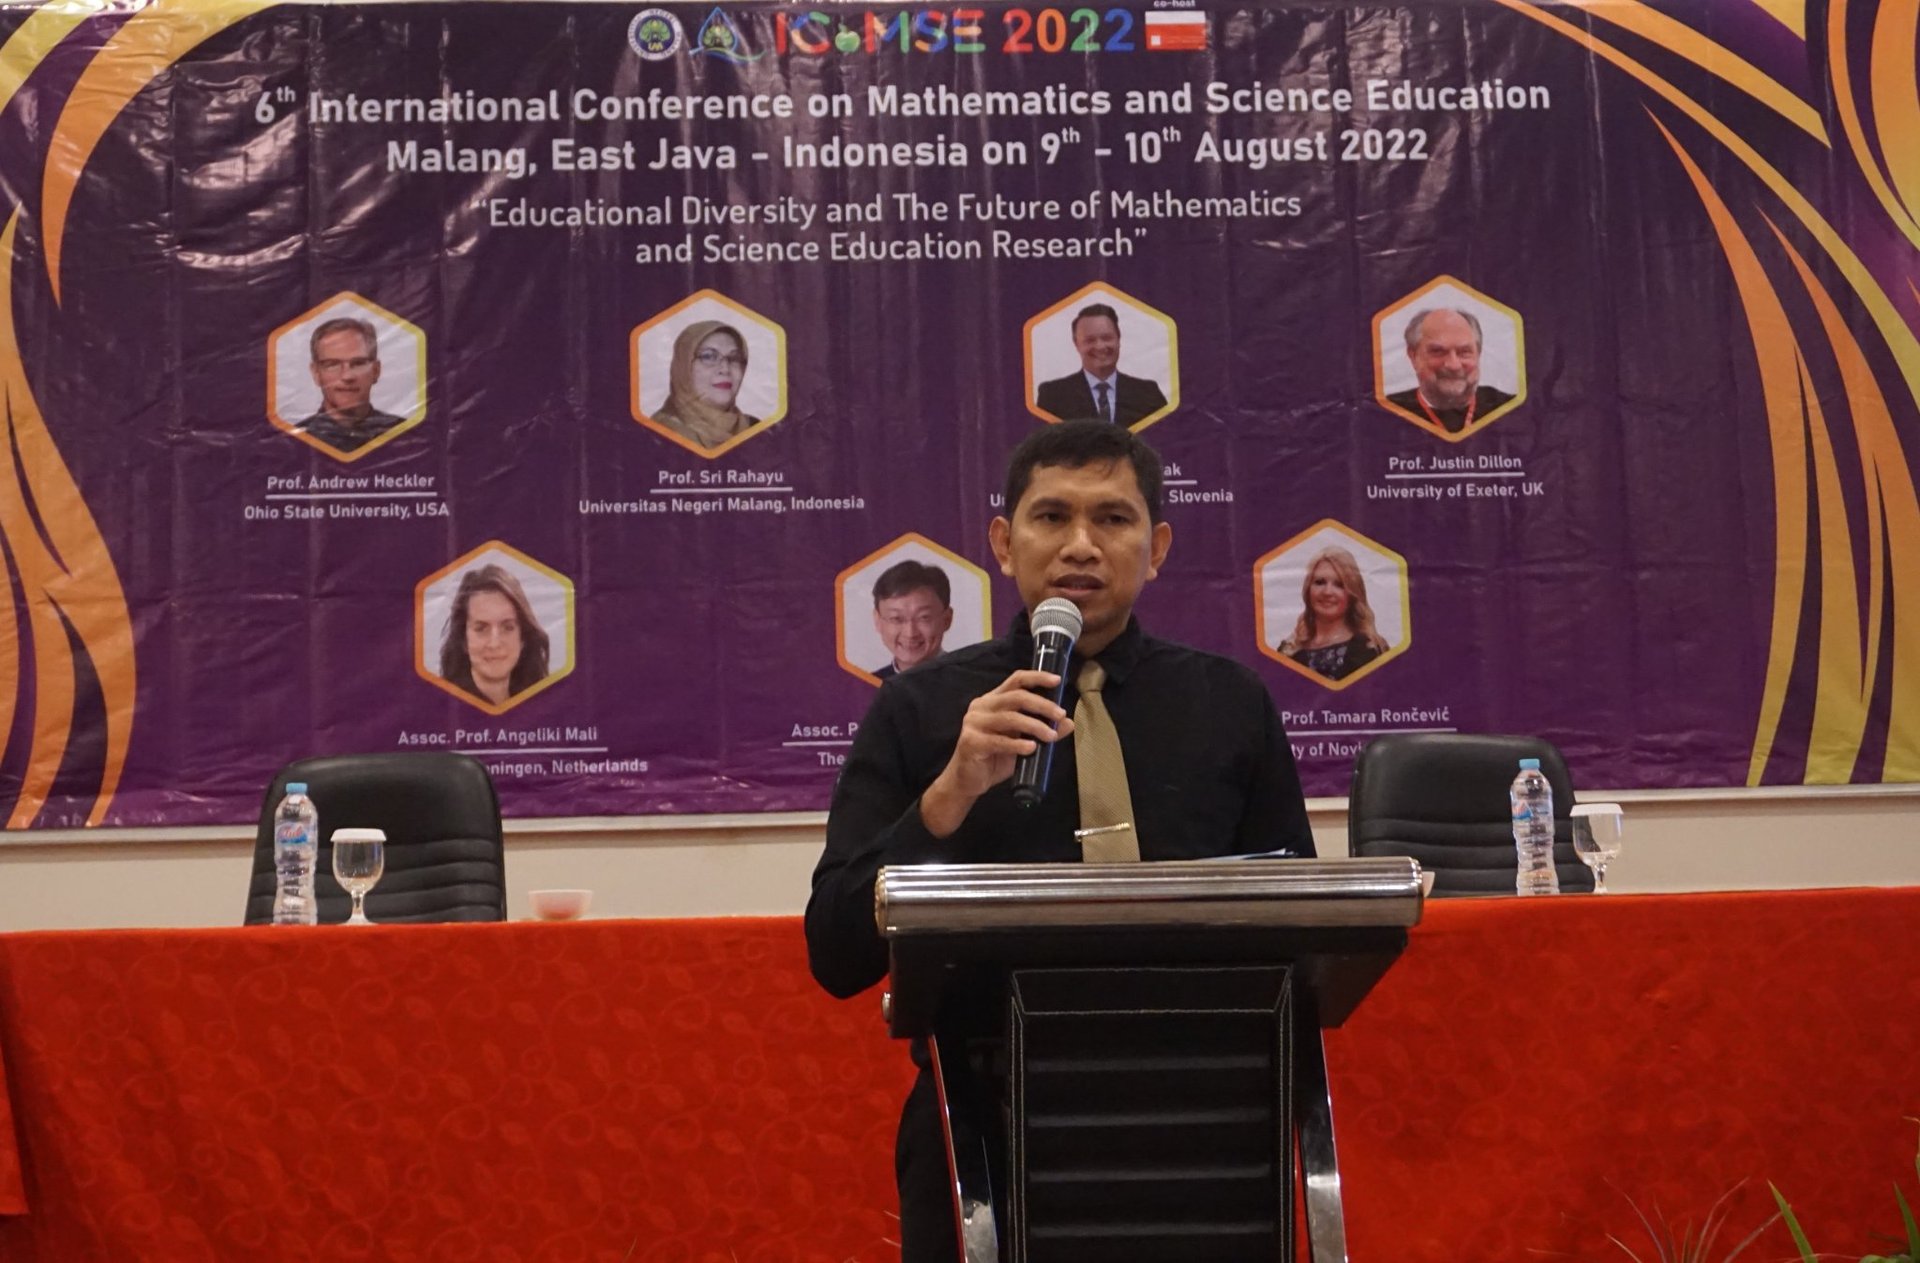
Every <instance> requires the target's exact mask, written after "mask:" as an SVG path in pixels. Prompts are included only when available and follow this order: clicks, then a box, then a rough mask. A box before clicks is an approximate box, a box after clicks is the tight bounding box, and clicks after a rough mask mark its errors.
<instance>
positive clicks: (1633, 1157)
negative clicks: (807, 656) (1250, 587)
mask: <svg viewBox="0 0 1920 1263" xmlns="http://www.w3.org/2000/svg"><path fill="white" fill-rule="evenodd" d="M1916 926H1920V891H1916V890H1854V891H1829V892H1788V893H1769V894H1740V895H1710V896H1685V897H1681V896H1658V897H1631V896H1609V897H1607V898H1604V899H1602V898H1593V897H1574V896H1568V897H1565V898H1561V899H1551V900H1548V899H1534V900H1513V899H1495V900H1460V901H1448V902H1436V903H1434V904H1431V905H1429V907H1428V910H1427V919H1426V921H1425V923H1423V924H1422V925H1421V926H1419V927H1418V928H1416V929H1415V930H1414V932H1413V935H1412V941H1411V944H1410V946H1409V949H1408V952H1407V954H1406V956H1405V957H1404V958H1403V959H1402V961H1401V962H1400V963H1399V965H1397V966H1396V967H1395V969H1394V970H1393V971H1392V972H1391V973H1390V974H1389V975H1388V976H1387V978H1386V979H1385V981H1384V982H1383V983H1382V984H1381V985H1380V987H1379V988H1377V989H1376V990H1375V992H1374V993H1373V995H1372V996H1370V997H1369V998H1368V999H1367V1001H1366V1002H1365V1003H1364V1004H1363V1005H1362V1006H1361V1008H1360V1011H1359V1012H1358V1013H1357V1014H1356V1015H1355V1016H1354V1018H1353V1019H1352V1020H1351V1021H1350V1022H1349V1023H1348V1024H1347V1026H1346V1027H1344V1028H1343V1029H1341V1030H1339V1031H1336V1032H1331V1033H1330V1034H1329V1036H1328V1052H1329V1056H1330V1058H1331V1063H1332V1076H1333V1090H1334V1108H1335V1121H1336V1126H1337V1129H1338V1135H1339V1142H1340V1153H1341V1166H1342V1173H1343V1175H1344V1177H1345V1186H1346V1199H1347V1215H1348V1224H1349V1235H1350V1240H1351V1246H1352V1256H1353V1258H1354V1259H1355V1260H1356V1263H1373V1261H1375V1260H1378V1261H1380V1263H1387V1261H1389V1260H1390V1261H1391V1263H1407V1261H1410V1260H1432V1261H1433V1263H1442V1261H1444V1263H1457V1261H1458V1260H1460V1259H1462V1258H1473V1259H1475V1260H1480V1261H1485V1263H1493V1261H1498V1260H1515V1261H1516V1263H1518V1261H1522V1260H1524V1261H1526V1263H1536V1261H1537V1260H1540V1259H1553V1258H1564V1259H1579V1260H1597V1259H1604V1258H1607V1257H1610V1256H1618V1257H1625V1256H1624V1255H1618V1251H1617V1249H1616V1247H1613V1246H1611V1245H1609V1244H1608V1243H1607V1240H1606V1237H1607V1234H1608V1233H1613V1234H1615V1235H1618V1236H1621V1237H1622V1238H1624V1239H1628V1240H1629V1241H1630V1242H1633V1240H1634V1238H1633V1235H1632V1234H1633V1233H1635V1232H1637V1231H1638V1230H1637V1227H1636V1223H1637V1221H1636V1218H1635V1211H1634V1208H1633V1205H1632V1204H1630V1202H1629V1199H1632V1202H1634V1203H1637V1204H1638V1205H1639V1206H1640V1207H1641V1208H1642V1209H1644V1210H1645V1211H1646V1212H1647V1213H1648V1214H1650V1215H1651V1214H1652V1213H1653V1211H1654V1209H1655V1207H1658V1209H1659V1210H1660V1211H1661V1212H1662V1213H1664V1214H1665V1216H1666V1217H1667V1218H1668V1219H1669V1220H1670V1221H1673V1222H1675V1223H1676V1224H1677V1223H1678V1222H1679V1221H1682V1220H1686V1219H1692V1220H1694V1221H1696V1222H1697V1221H1698V1220H1699V1219H1700V1218H1702V1217H1703V1216H1704V1215H1705V1214H1706V1212H1707V1210H1708V1208H1709V1207H1710V1206H1711V1205H1712V1204H1713V1202H1714V1201H1715V1199H1716V1198H1718V1197H1719V1196H1720V1195H1721V1194H1722V1193H1724V1192H1726V1191H1727V1190H1728V1189H1729V1188H1733V1187H1735V1186H1736V1185H1739V1186H1740V1187H1739V1191H1738V1192H1737V1193H1736V1194H1735V1195H1734V1197H1733V1199H1732V1202H1731V1209H1732V1212H1733V1213H1732V1220H1731V1222H1732V1225H1733V1226H1734V1228H1735V1229H1736V1231H1735V1232H1734V1233H1733V1235H1731V1236H1726V1237H1723V1244H1726V1245H1731V1244H1732V1243H1733V1242H1734V1241H1736V1240H1738V1239H1739V1237H1740V1236H1744V1235H1745V1233H1746V1232H1747V1231H1748V1230H1749V1229H1750V1228H1751V1227H1754V1226H1757V1225H1758V1224H1759V1223H1761V1222H1762V1221H1763V1220H1764V1219H1765V1218H1766V1217H1767V1215H1768V1214H1770V1213H1771V1200H1770V1198H1769V1196H1768V1194H1767V1191H1766V1182H1767V1181H1768V1180H1771V1181H1773V1182H1774V1183H1776V1184H1778V1185H1779V1186H1780V1187H1781V1189H1782V1190H1783V1191H1784V1192H1786V1193H1787V1194H1788V1196H1789V1197H1790V1198H1791V1199H1792V1201H1793V1202H1794V1205H1795V1207H1796V1209H1797V1210H1799V1211H1801V1212H1802V1218H1803V1220H1804V1222H1805V1223H1806V1224H1807V1226H1808V1230H1809V1232H1810V1234H1811V1235H1812V1236H1813V1239H1814V1243H1815V1245H1816V1246H1818V1247H1819V1248H1822V1249H1825V1250H1831V1251H1836V1252H1838V1251H1843V1250H1852V1251H1854V1252H1855V1253H1854V1255H1853V1257H1859V1255H1860V1254H1861V1253H1865V1252H1866V1251H1867V1250H1868V1249H1869V1248H1872V1247H1874V1245H1875V1242H1874V1240H1873V1238H1872V1236H1871V1233H1872V1232H1873V1231H1879V1232H1883V1233H1889V1234H1890V1233H1892V1232H1894V1231H1896V1229H1897V1226H1898V1218H1897V1215H1896V1212H1895V1208H1894V1203H1893V1194H1892V1189H1891V1187H1890V1184H1891V1182H1892V1181H1894V1180H1896V1179H1899V1178H1900V1177H1901V1176H1902V1175H1903V1173H1904V1175H1905V1176H1906V1179H1907V1191H1908V1193H1909V1196H1910V1198H1911V1197H1912V1196H1913V1195H1915V1194H1916V1193H1917V1192H1920V1189H1916V1188H1915V1186H1914V1184H1913V1182H1912V1177H1913V1157H1914V1152H1915V1145H1916V1128H1915V1124H1913V1123H1911V1122H1908V1121H1904V1120H1905V1119H1906V1118H1908V1117H1912V1116H1920V1019H1916V1017H1915V1015H1916V1014H1917V1013H1920V947H1916V945H1915V937H1916V933H1915V927H1916ZM0 1063H3V1064H4V1074H5V1076H6V1077H5V1095H4V1096H0V1119H4V1110H5V1108H6V1106H5V1102H6V1101H7V1100H9V1099H10V1100H11V1104H12V1112H13V1122H14V1129H15V1132H16V1133H17V1136H18V1157H17V1172H18V1175H19V1177H20V1179H21V1181H22V1182H23V1183H24V1192H25V1195H26V1199H27V1202H28V1205H27V1211H26V1213H25V1214H17V1213H12V1214H10V1213H8V1212H12V1211H17V1210H18V1206H17V1204H15V1203H14V1202H8V1201H5V1200H0V1260H5V1261H6V1263H85V1261H86V1260H96V1259H97V1260H115V1261H118V1260H125V1259H140V1260H143V1261H154V1260H168V1259H196V1260H200V1259H223V1260H224V1259H234V1260H241V1259H245V1260H255V1259H273V1260H276V1261H278V1260H303V1259H312V1260H328V1261H329V1263H331V1261H334V1260H349V1259H392V1260H408V1261H410V1263H411V1261H416V1260H440V1259H445V1260H456V1259H458V1260H488V1261H493V1260H498V1261H501V1263H505V1261H507V1260H540V1261H542V1263H545V1261H547V1260H555V1261H558V1260H594V1261H604V1263H621V1260H623V1259H626V1258H628V1257H631V1258H632V1259H633V1260H636V1261H639V1260H645V1261H646V1263H816V1261H818V1263H848V1261H849V1260H851V1261H852V1263H885V1261H888V1260H893V1259H895V1258H897V1249H896V1247H894V1246H893V1244H892V1242H893V1240H894V1239H896V1237H897V1234H896V1233H895V1232H894V1230H893V1220H892V1218H891V1213H892V1212H893V1210H894V1209H895V1206H894V1200H893V1193H892V1180H891V1174H892V1173H891V1154H892V1132H893V1122H894V1118H895V1115H896V1112H897V1110H898V1107H899V1101H900V1099H901V1097H902V1096H903V1095H904V1093H905V1091H906V1088H907V1086H908V1084H909V1082H910V1078H911V1067H910V1066H909V1065H908V1063H907V1058H906V1051H905V1048H904V1046H902V1045H900V1044H896V1043H893V1042H891V1041H889V1040H888V1039H887V1038H886V1037H885V1034H884V1031H883V1028H882V1026H881V1022H880V1017H879V1011H878V1005H877V1001H876V996H875V994H872V993H870V994H869V995H867V996H863V997H860V998H858V999H856V1000H853V1001H847V1002H839V1001H834V1000H832V999H829V998H828V997H826V996H825V995H824V994H822V993H821V992H820V991H818V989H817V988H815V987H814V986H813V984H812V982H811V980H810V979H809V978H808V976H807V972H806V963H805V948H804V945H803V943H802V939H801V933H800V925H799V922H798V920H797V919H784V918H777V919H729V920H718V921H682V922H672V921H600V922H586V923H582V924H578V925H557V926H549V925H492V926H436V927H391V928H388V927H376V928H373V929H368V930H351V931H349V930H341V929H337V928H322V929H285V928H258V929H252V930H240V929H234V930H211V931H117V932H87V933H38V934H16V935H0ZM8 1138H9V1133H8V1132H7V1131H6V1130H5V1129H4V1128H0V1199H5V1198H6V1197H7V1196H8V1193H7V1190H8V1176H7V1173H8V1171H9V1170H10V1169H13V1168H10V1165H9V1164H10V1161H12V1160H13V1157H12V1151H11V1150H10V1149H9V1146H8V1143H7V1142H8ZM1742 1181H1744V1182H1745V1183H1744V1184H1742V1183H1741V1182H1742ZM1771 1231H1772V1233H1773V1234H1774V1235H1771V1236H1769V1237H1765V1238H1763V1239H1762V1243H1761V1247H1756V1249H1757V1250H1759V1253H1758V1254H1757V1255H1756V1257H1778V1256H1781V1255H1784V1254H1786V1253H1789V1252H1790V1246H1789V1244H1788V1242H1787V1239H1786V1236H1785V1233H1784V1231H1782V1230H1781V1229H1779V1228H1778V1227H1777V1226H1776V1227H1775V1228H1774V1229H1773V1230H1771ZM1762 1247H1764V1248H1762ZM1642 1253H1643V1255H1644V1254H1645V1253H1646V1252H1645V1251H1644V1250H1643V1251H1642Z"/></svg>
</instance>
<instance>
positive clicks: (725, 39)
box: [687, 7, 766, 64]
mask: <svg viewBox="0 0 1920 1263" xmlns="http://www.w3.org/2000/svg"><path fill="white" fill-rule="evenodd" d="M687 51H688V52H690V53H692V54H693V55H694V56H695V57H718V58H720V59H721V60H722V61H731V62H736V63H739V64H745V63H747V62H750V61H759V60H760V58H762V57H764V56H765V55H766V54H765V53H764V52H759V53H750V52H748V51H747V41H746V39H745V38H744V37H743V36H742V35H741V34H740V28H739V27H737V26H735V25H734V24H733V19H732V18H730V17H728V16H727V15H726V14H725V13H724V12H722V11H721V10H720V9H719V8H718V7H716V8H715V9H714V10H713V12H711V13H709V14H707V20H706V21H705V22H703V23H701V24H700V34H699V36H698V37H697V38H696V39H695V40H694V41H693V47H691V48H690V49H688V50H687Z"/></svg>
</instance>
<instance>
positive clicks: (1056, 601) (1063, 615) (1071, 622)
mask: <svg viewBox="0 0 1920 1263" xmlns="http://www.w3.org/2000/svg"><path fill="white" fill-rule="evenodd" d="M1028 621H1029V622H1030V623H1031V624H1032V626H1033V634H1034V635H1036V636H1038V635H1039V634H1040V633H1041V632H1044V631H1058V632H1065V633H1066V634H1067V639H1068V640H1078V639H1080V628H1081V626H1082V625H1083V623H1084V621H1085V620H1083V619H1082V618H1081V617H1080V607H1079V606H1077V605H1075V604H1074V603H1073V602H1072V601H1069V600H1067V598H1065V597H1063V596H1050V597H1048V598H1047V599H1046V600H1044V601H1042V602H1040V604H1039V606H1038V607H1037V608H1036V609H1035V610H1034V611H1033V617H1032V618H1031V619H1029V620H1028Z"/></svg>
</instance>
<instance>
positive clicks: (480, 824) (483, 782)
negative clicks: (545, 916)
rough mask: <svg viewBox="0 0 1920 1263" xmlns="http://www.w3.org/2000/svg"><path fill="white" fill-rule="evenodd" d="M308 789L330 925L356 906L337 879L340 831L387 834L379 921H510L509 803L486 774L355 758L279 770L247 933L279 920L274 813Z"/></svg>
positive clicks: (411, 759)
mask: <svg viewBox="0 0 1920 1263" xmlns="http://www.w3.org/2000/svg"><path fill="white" fill-rule="evenodd" d="M289 781H305V782H306V783H307V796H308V797H309V798H311V799H313V804H314V807H315V809H316V810H318V811H319V813H320V862H319V871H318V873H317V874H316V877H315V883H314V887H315V892H316V893H317V894H318V895H319V897H320V921H321V923H322V924H328V923H333V922H339V921H345V920H346V919H347V915H348V913H349V912H351V911H352V907H353V900H352V897H351V896H349V895H348V894H347V892H346V891H344V890H342V889H341V888H340V883H338V882H336V881H335V880H334V879H333V849H332V847H331V846H330V845H329V842H328V839H329V838H331V837H332V835H333V831H334V830H335V829H352V828H360V829H382V830H385V831H386V835H387V847H386V860H387V863H386V874H385V875H384V876H383V877H381V879H380V884H379V885H378V886H375V887H374V888H373V891H372V893H370V894H369V895H368V896H367V916H368V917H369V918H370V919H372V920H374V921H504V920H506V919H507V879H506V853H505V847H504V845H503V843H502V841H501V836H500V799H499V797H498V796H497V795H496V794H495V793H494V792H493V779H492V778H491V777H489V776H488V775H487V769H486V768H484V767H482V766H481V765H480V764H479V763H478V762H477V761H475V760H473V759H470V758H468V757H467V756H466V755H464V754H346V755H335V756H329V757H326V758H318V759H301V760H300V761H299V762H297V763H289V764H288V765H287V766H286V767H284V768H281V769H280V773H279V775H277V776H275V777H274V778H273V784H272V785H270V786H268V787H267V797H266V801H265V802H264V803H262V804H261V807H260V831H259V833H258V835H257V836H256V838H255V841H254V845H253V881H252V883H251V884H250V885H249V887H248V890H247V919H246V923H247V924H248V925H260V924H264V923H266V922H269V921H271V920H272V919H273V894H274V868H273V813H274V809H275V808H276V807H278V806H279V804H280V799H281V798H282V796H284V795H285V794H286V792H287V782H289Z"/></svg>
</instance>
